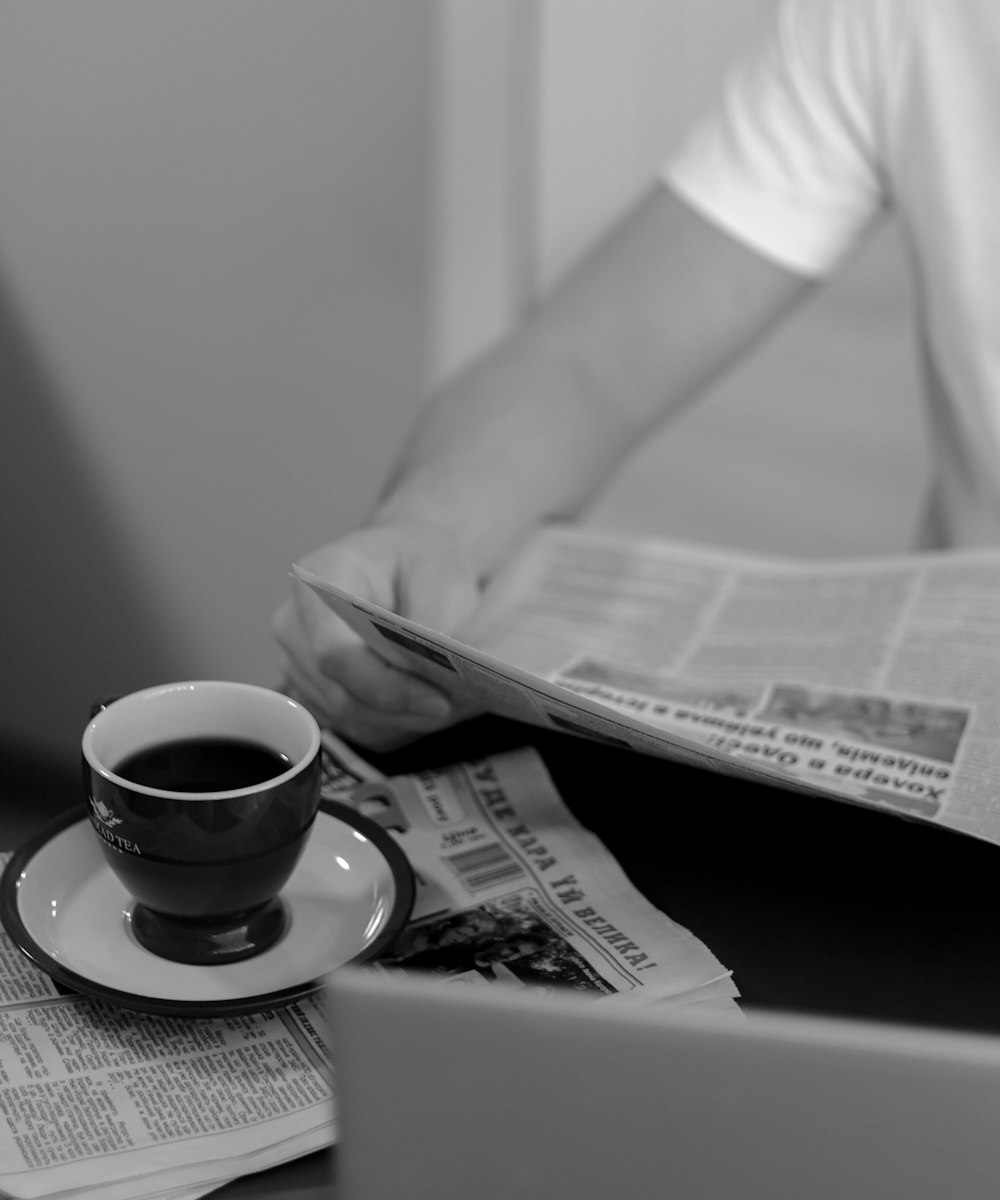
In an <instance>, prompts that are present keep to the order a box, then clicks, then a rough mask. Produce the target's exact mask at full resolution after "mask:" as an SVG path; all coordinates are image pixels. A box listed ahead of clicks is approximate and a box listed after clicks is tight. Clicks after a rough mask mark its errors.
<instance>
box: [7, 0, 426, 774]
mask: <svg viewBox="0 0 1000 1200" xmlns="http://www.w3.org/2000/svg"><path fill="white" fill-rule="evenodd" d="M432 24H433V13H432V8H431V6H430V5H429V4H427V3H406V4H403V3H399V2H398V0H353V2H352V0H283V2H282V3H281V4H275V3H273V2H270V0H213V2H212V3H211V4H207V3H205V2H204V0H170V2H169V3H167V2H165V0H164V2H159V0H156V2H147V0H88V2H87V3H86V4H65V3H60V2H58V0H22V2H12V3H7V4H5V5H4V7H3V10H2V14H0V26H2V29H0V386H2V393H3V424H4V437H3V456H2V464H3V469H2V472H0V505H2V512H3V524H2V542H0V553H2V556H3V562H4V574H3V580H4V585H3V588H2V589H0V624H2V629H3V635H2V636H3V673H4V680H3V683H4V686H3V689H2V698H0V732H3V733H4V734H6V735H10V734H13V735H16V736H19V737H25V738H28V739H31V740H34V741H39V740H40V741H41V742H42V743H43V744H44V745H45V746H46V747H48V748H50V749H51V751H52V752H53V753H55V754H58V755H66V754H69V753H75V742H76V739H77V736H78V732H79V729H80V728H81V727H82V724H83V723H84V720H85V717H86V712H87V708H88V706H89V702H90V701H91V699H93V698H94V697H96V696H100V695H102V694H106V693H109V692H113V691H116V690H121V689H127V688H132V687H137V686H141V685H144V684H147V683H153V682H158V681H161V680H164V679H169V678H183V677H192V676H226V677H232V678H240V679H249V680H252V681H257V682H264V683H269V682H273V681H274V680H275V679H276V672H277V659H276V655H275V653H274V651H273V649H272V645H271V639H270V633H269V628H268V625H269V620H270V615H271V613H272V611H273V609H274V608H275V606H276V605H277V603H278V602H279V600H280V599H281V597H282V596H283V595H284V594H285V592H286V581H287V569H288V565H289V564H290V562H291V561H292V560H293V559H294V557H295V556H296V555H297V554H299V553H301V552H303V551H305V550H308V549H310V548H312V547H313V546H314V545H316V544H318V543H319V542H321V541H323V540H326V539H328V538H329V537H331V536H333V535H334V534H336V533H338V532H340V531H343V530H345V529H346V528H348V527H349V526H350V525H351V524H352V523H353V522H355V521H356V520H357V519H358V517H359V516H360V515H361V514H362V511H363V509H364V507H365V506H366V504H367V503H368V501H369V500H370V498H371V496H372V494H373V490H374V488H375V486H376V484H377V482H378V480H379V479H380V477H381V476H382V474H383V473H384V471H385V469H386V466H387V464H388V459H389V458H390V457H391V455H392V454H393V452H394V449H395V445H396V441H397V438H398V437H399V436H400V435H401V433H402V431H403V429H404V427H405V425H406V424H407V422H408V420H409V413H410V411H411V410H412V408H413V406H414V405H415V404H416V402H417V401H418V399H419V396H420V392H421V391H422V387H423V379H424V373H425V369H426V346H427V327H426V305H425V303H424V301H425V298H426V289H427V270H428V264H427V259H426V253H427V250H426V243H427V239H426V228H427V222H428V213H427V199H426V198H427V195H428V187H427V173H428V171H429V170H430V159H429V156H428V152H427V150H428V136H429V122H430V119H431V118H430V85H431V80H430V71H429V61H430V55H431V47H432Z"/></svg>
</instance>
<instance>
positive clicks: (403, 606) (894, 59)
mask: <svg viewBox="0 0 1000 1200" xmlns="http://www.w3.org/2000/svg"><path fill="white" fill-rule="evenodd" d="M998 68H1000V4H997V2H996V0H947V3H942V2H941V0H785V2H783V3H781V4H780V5H778V6H777V8H776V10H775V12H774V15H773V19H772V21H771V23H770V25H769V27H768V28H767V29H766V30H765V31H763V32H762V36H761V37H760V39H759V41H758V43H757V45H756V47H755V48H754V49H753V50H752V51H751V52H750V53H749V54H748V55H747V56H746V57H744V58H743V59H742V61H740V62H738V63H737V64H736V65H735V66H734V67H733V69H732V70H731V73H730V74H729V76H728V79H727V81H726V84H725V87H724V91H723V93H722V95H721V97H720V99H719V101H718V103H717V105H716V106H715V108H714V109H713V110H712V111H710V112H709V113H708V114H707V115H706V116H705V117H704V118H703V119H702V120H701V121H700V122H699V123H697V124H696V125H695V127H694V128H693V129H692V130H691V131H690V133H689V134H688V135H687V137H686V138H685V139H684V140H683V141H682V143H681V144H680V146H679V147H678V149H677V150H676V151H675V153H674V154H673V156H672V157H671V158H670V160H669V161H668V162H667V163H666V164H665V166H664V167H663V168H662V170H661V171H660V173H659V174H658V176H657V177H656V178H655V179H654V180H653V181H652V182H651V184H650V186H649V188H648V190H647V191H646V192H645V194H644V195H643V196H642V197H641V198H640V200H639V201H638V203H636V205H635V206H634V207H633V208H632V210H631V211H630V212H629V213H628V214H627V215H626V216H625V217H624V219H622V220H621V221H620V223H618V224H617V226H616V227H615V228H614V229H613V230H612V231H611V233H610V234H609V235H608V236H607V237H606V238H604V239H603V240H602V241H601V242H600V243H599V244H598V245H597V246H595V247H594V249H593V250H592V252H590V253H589V254H588V255H587V256H586V257H585V259H584V260H583V261H582V262H581V263H580V264H579V265H578V266H577V267H576V268H575V269H574V270H573V271H571V272H570V273H569V275H568V276H567V277H566V278H565V279H564V280H562V281H561V282H560V283H559V284H558V286H556V287H555V288H554V289H553V291H552V292H551V294H549V295H548V296H546V297H545V298H544V299H543V301H542V302H540V303H539V305H538V306H537V309H536V310H535V311H534V312H533V313H532V314H531V316H530V319H528V320H527V321H526V322H525V323H524V324H523V325H522V326H521V327H520V328H518V329H517V330H516V331H515V332H514V333H513V334H512V335H511V336H510V337H509V339H507V340H506V341H505V342H504V343H502V344H500V345H499V346H497V347H496V348H494V349H492V350H491V351H489V352H488V353H487V354H486V355H485V356H484V357H483V358H482V359H481V360H479V361H477V362H476V363H474V364H473V365H472V366H471V367H470V368H469V369H467V370H465V371H464V372H462V373H461V374H460V375H459V376H458V377H456V378H455V379H453V380H452V381H451V382H449V383H448V384H447V385H446V386H445V387H444V388H443V389H442V390H441V391H440V392H439V393H438V394H436V395H434V396H433V397H432V398H431V399H430V401H429V403H428V404H427V405H426V407H425V409H424V411H423V412H422V414H421V416H420V418H419V420H418V422H417V423H416V425H415V427H414V428H413V429H412V431H411V433H410V435H409V438H408V440H407V441H406V443H405V446H404V449H403V452H402V455H401V457H400V459H399V462H398V464H397V466H396V467H395V469H394V471H393V472H392V474H391V476H390V478H389V479H388V481H387V482H386V484H385V487H384V489H383V490H382V493H381V496H380V499H379V500H378V502H377V503H376V505H375V506H374V509H373V511H372V512H371V514H370V516H369V517H368V519H367V520H366V521H365V523H364V525H363V527H361V528H359V529H357V530H355V531H353V532H351V533H349V534H348V535H347V536H344V537H341V538H339V539H338V540H336V541H334V542H332V543H330V544H328V545H325V546H322V547H320V548H319V549H317V550H315V551H314V552H313V553H312V554H310V555H309V556H307V557H306V558H305V559H304V560H303V565H305V566H306V567H308V568H309V569H310V570H312V571H313V572H315V573H316V574H318V575H320V576H322V577H324V578H326V579H328V580H330V581H331V582H333V583H335V584H336V585H338V586H340V587H342V588H344V589H345V590H348V591H352V592H354V593H356V594H361V595H363V596H364V597H366V598H368V599H370V600H372V601H374V602H376V603H378V604H381V605H382V606H383V607H386V608H390V609H393V610H394V611H396V612H399V613H400V614H402V615H404V616H408V617H411V618H413V619H414V620H416V621H419V622H421V623H422V624H425V625H429V626H432V627H434V628H437V629H438V630H441V631H442V632H445V633H448V632H454V631H455V630H457V629H458V628H459V627H460V626H461V625H462V623H463V622H464V621H465V620H466V619H467V618H468V617H469V615H470V614H471V613H472V612H473V610H474V608H475V606H476V602H477V596H478V595H479V589H480V586H481V583H482V581H483V580H484V579H486V578H488V577H489V576H490V574H491V573H492V572H493V571H494V570H495V569H496V568H497V566H498V565H499V564H500V563H501V562H502V561H503V559H504V557H505V555H506V554H507V553H508V551H509V550H510V549H511V548H512V546H513V545H514V544H515V543H516V542H517V541H518V540H519V539H520V538H521V537H522V536H523V535H524V534H525V533H527V532H528V531H529V530H530V529H531V528H532V527H533V526H535V525H536V524H538V523H539V522H542V521H544V520H546V519H549V518H553V517H565V516H570V515H572V514H574V513H576V512H578V511H579V510H580V508H581V506H582V505H583V504H584V503H585V502H586V501H587V500H588V498H589V497H591V495H592V494H593V493H594V491H595V490H596V488H597V487H598V485H599V484H600V483H601V482H602V481H603V480H604V479H605V478H606V477H607V476H608V474H609V473H610V472H611V471H612V469H613V468H614V467H615V466H616V465H617V464H618V463H619V461H620V460H621V459H622V458H623V456H625V455H627V454H628V452H629V451H630V450H631V449H632V448H633V447H635V446H636V445H637V443H639V442H640V441H641V440H642V439H643V438H644V437H646V436H647V435H648V434H649V432H650V431H651V430H652V429H653V428H654V427H655V426H657V425H658V424H659V423H660V422H661V421H662V420H663V419H664V418H665V417H666V416H667V414H669V413H672V412H674V411H676V410H677V409H678V408H679V407H680V406H681V405H683V404H685V403H686V402H687V401H689V400H691V399H692V398H694V397H696V396H697V395H698V393H699V392H700V391H701V390H702V389H704V388H705V386H706V385H707V384H708V383H709V382H710V381H712V380H713V379H714V378H715V377H716V376H717V375H718V374H719V373H720V372H722V371H724V370H725V369H726V368H727V367H729V366H730V365H731V364H732V363H734V362H735V361H736V360H737V359H738V358H739V357H740V355H742V354H743V353H744V352H745V351H746V350H747V349H748V348H749V347H751V346H753V345H755V344H756V343H758V342H759V341H760V340H761V339H762V338H764V337H765V336H766V335H767V333H768V332H769V331H770V330H772V329H773V328H774V327H775V326H776V325H777V324H778V323H779V322H780V321H781V320H782V319H783V318H784V317H785V316H786V314H788V313H789V311H790V310H791V309H793V307H794V306H795V305H796V304H798V303H799V302H800V301H801V300H802V299H803V297H805V296H807V295H808V294H809V293H810V292H812V291H813V289H815V288H816V287H817V286H818V285H819V284H820V283H821V282H822V280H823V279H825V278H827V277H828V276H830V275H831V274H832V273H833V272H834V271H836V269H837V266H838V264H839V263H841V262H842V261H843V260H844V259H845V257H846V256H847V255H848V254H849V252H850V251H851V249H852V248H853V247H854V246H855V245H856V244H857V243H858V242H859V240H860V239H862V238H863V236H864V235H865V233H866V231H867V230H868V229H869V228H870V227H871V226H872V225H873V223H874V222H876V221H877V220H878V218H879V216H880V215H881V214H882V213H884V212H885V211H886V210H889V209H892V210H894V211H895V212H896V213H897V214H898V217H899V219H900V222H901V225H902V228H903V231H904V240H905V244H906V247H907V249H908V252H909V254H910V257H911V259H912V266H913V277H914V281H915V286H916V289H917V300H918V302H917V304H916V306H915V307H916V314H917V316H916V319H917V321H918V322H919V334H920V339H921V342H922V348H923V362H924V365H925V382H926V393H927V398H928V402H929V410H930V414H931V426H932V429H933V443H934V452H935V456H936V462H935V471H934V484H933V495H932V496H931V498H930V504H929V507H928V512H927V521H926V528H925V531H924V538H923V546H924V547H926V548H930V547H935V546H936V547H943V546H976V545H979V546H982V545H990V544H995V543H996V542H997V541H998V540H1000V537H998V535H1000V471H998V469H997V468H998V463H1000V293H998V291H997V283H996V280H997V279H998V278H1000V224H998V221H997V213H998V212H1000V69H998ZM594 169H595V170H596V169H599V164H594ZM862 433H863V431H860V430H859V436H861V435H862ZM274 630H275V634H276V637H277V640H278V642H279V644H280V647H281V649H282V651H283V655H284V658H285V660H286V670H287V680H288V685H289V687H290V688H293V689H294V690H295V691H296V692H297V693H298V694H299V695H300V696H301V697H302V698H303V699H304V700H305V701H306V702H307V703H308V704H309V705H310V706H311V707H312V708H313V709H314V710H315V711H316V713H317V714H318V715H319V716H320V717H321V719H322V720H323V721H324V722H325V723H326V724H328V725H329V726H330V727H332V728H334V729H336V730H338V731H340V732H341V733H342V734H343V735H344V736H345V737H347V738H349V739H350V740H352V741H355V742H358V743H360V744H362V745H366V746H368V747H371V748H374V749H388V748H390V747H391V746H394V745H398V744H402V743H404V742H405V741H407V740H410V739H413V738H415V737H418V736H420V735H422V734H426V733H428V732H430V731H432V730H435V729H437V728H440V727H443V726H445V725H447V724H448V723H450V722H453V721H455V720H457V719H460V718H461V717H463V716H465V715H467V714H466V713H465V712H463V710H462V705H461V702H459V701H455V700H453V699H452V698H451V697H449V696H447V695H445V694H444V693H443V692H442V691H440V690H438V689H436V688H433V687H431V686H430V684H428V683H427V682H426V681H424V680H422V679H420V678H418V677H417V676H416V675H411V674H409V673H408V672H406V671H403V670H400V669H397V668H396V667H394V666H391V665H389V664H387V663H385V662H383V661H382V660H381V659H380V658H379V657H378V656H377V655H376V654H374V653H373V652H372V651H371V650H369V649H367V648H365V647H364V646H363V645H361V644H360V642H359V641H358V639H357V638H356V637H355V636H354V635H353V634H352V633H350V631H348V630H347V629H346V627H345V626H344V625H343V624H341V623H340V622H338V621H337V619H336V618H335V617H334V616H333V615H332V614H331V613H330V612H329V611H328V610H327V609H326V607H325V606H324V605H323V604H322V603H321V602H320V600H319V599H318V598H317V597H316V596H315V595H313V594H312V592H311V591H310V590H309V589H307V588H306V587H304V586H301V585H298V584H296V585H295V587H294V590H293V592H292V594H291V596H290V597H289V598H288V600H287V601H286V602H285V604H284V605H283V606H282V607H281V608H280V610H279V611H278V613H277V614H276V616H275V619H274Z"/></svg>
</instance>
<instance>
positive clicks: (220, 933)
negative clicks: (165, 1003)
mask: <svg viewBox="0 0 1000 1200" xmlns="http://www.w3.org/2000/svg"><path fill="white" fill-rule="evenodd" d="M129 916H130V918H131V919H130V925H131V929H132V933H133V935H134V937H135V940H136V941H137V942H138V943H139V945H140V946H142V947H143V948H144V949H146V950H148V951H149V952H150V953H151V954H155V955H157V956H158V957H159V958H168V959H170V960H171V961H173V962H181V963H193V964H196V965H198V966H212V965H216V964H220V965H221V964H223V963H232V962H239V961H240V960H242V959H245V958H253V957H254V956H255V955H257V954H261V953H263V951H265V950H267V949H269V948H270V947H271V946H273V945H274V944H275V942H277V941H278V940H279V938H281V936H282V935H283V934H284V932H285V930H286V928H287V927H288V914H287V911H286V909H285V905H284V904H283V903H282V902H281V899H280V898H277V897H276V898H275V899H273V900H269V901H268V902H267V903H266V904H263V905H261V906H260V907H259V908H254V909H251V910H249V911H248V912H243V913H235V914H233V915H231V916H230V917H228V918H226V919H225V921H224V922H220V921H218V920H213V919H209V918H190V917H188V918H185V917H173V916H169V915H168V914H166V913H160V912H155V911H154V910H153V909H151V908H147V907H146V906H145V905H144V904H139V903H138V902H135V903H133V905H132V909H131V912H130V914H129Z"/></svg>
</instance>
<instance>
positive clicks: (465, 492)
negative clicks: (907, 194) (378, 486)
mask: <svg viewBox="0 0 1000 1200" xmlns="http://www.w3.org/2000/svg"><path fill="white" fill-rule="evenodd" d="M806 287H807V284H806V283H805V281H803V280H801V279H798V278H796V277H794V276H792V275H790V274H788V273H787V272H785V271H783V270H782V269H781V268H778V267H776V266H775V265H773V264H771V263H767V262H765V261H764V260H762V259H760V258H759V257H757V256H756V255H754V254H752V253H751V252H750V251H748V250H746V249H744V248H742V247H740V246H738V245H737V244H736V243H734V242H732V241H731V240H730V239H728V238H726V237H725V235H723V234H721V233H719V232H718V231H717V230H715V229H714V228H712V227H710V226H708V225H706V224H705V223H704V222H703V221H702V220H701V219H700V218H699V217H697V216H696V215H695V214H694V213H692V212H691V211H690V210H688V209H686V208H685V207H684V206H683V205H681V204H680V202H679V201H677V200H675V199H674V198H673V197H672V196H671V195H670V194H669V193H667V192H664V191H662V190H660V189H657V190H656V191H655V192H653V193H652V194H651V195H650V196H649V197H647V198H646V200H645V201H644V202H643V203H642V204H641V205H640V206H639V208H638V209H637V210H636V211H635V212H634V213H633V214H631V215H630V217H629V218H628V219H627V220H626V221H625V222H623V223H622V225H621V226H620V227H619V228H618V229H617V230H615V231H614V232H613V233H612V234H611V236H610V237H609V238H608V239H606V240H605V242H604V243H603V244H602V245H601V246H600V247H599V248H597V249H596V250H595V251H594V252H593V253H592V254H590V255H589V256H588V257H587V258H586V260H585V261H584V262H583V263H582V264H581V265H580V267H579V268H578V269H577V270H576V271H574V272H573V273H572V274H571V275H570V276H569V277H568V278H567V279H566V280H565V281H564V282H563V283H562V284H561V285H560V286H559V287H558V288H557V289H556V290H555V291H554V292H553V294H552V295H551V296H549V297H548V298H547V299H546V300H545V302H544V303H543V304H542V305H540V306H539V308H538V310H537V312H536V313H535V314H534V315H533V317H532V318H531V320H530V321H529V322H528V323H527V324H526V326H525V328H523V329H522V330H520V331H519V332H518V334H517V335H516V336H515V337H514V338H512V339H510V340H509V341H508V342H506V343H504V344H503V345H501V346H500V347H498V348H497V349H495V350H494V351H492V352H491V353H489V354H488V355H487V356H485V357H484V358H483V359H482V360H481V361H479V362H477V363H476V364H474V365H473V366H472V367H471V368H469V369H468V370H466V371H465V372H463V373H462V374H461V375H460V376H459V377H457V378H456V379H455V380H453V381H452V382H451V383H450V384H449V385H448V386H446V387H445V388H444V389H443V390H442V391H441V392H440V393H439V394H438V395H437V396H435V397H434V398H433V399H432V400H431V402H430V403H429V405H428V406H427V408H426V410H425V412H424V414H423V416H422V418H421V419H420V421H418V423H417V425H416V426H415V428H414V429H413V431H412V432H411V435H410V438H409V440H408V442H407V444H406V446H405V447H404V450H403V453H402V456H401V458H400V461H399V463H398V465H397V467H396V469H395V471H394V472H393V474H392V476H391V477H390V479H389V481H388V483H387V485H386V487H385V489H383V493H382V498H381V499H380V501H379V503H378V505H377V506H376V509H375V511H374V513H373V517H372V520H373V521H374V522H375V523H383V522H386V521H395V520H400V519H405V520H421V521H427V522H429V523H432V524H437V525H440V526H443V527H445V528H447V529H449V530H450V531H451V532H452V533H453V534H454V535H455V536H456V537H457V539H458V540H459V542H460V543H461V544H462V546H463V547H464V548H465V550H466V552H467V553H468V554H469V555H470V556H471V558H472V561H473V563H474V564H475V566H476V568H477V569H478V570H479V571H481V572H485V571H488V570H490V569H491V568H492V567H493V566H494V565H495V564H496V563H497V562H498V561H499V560H500V559H501V558H502V557H503V555H504V554H505V552H506V551H507V549H508V548H509V546H510V545H511V544H512V542H514V541H515V540H516V539H517V538H518V537H520V536H521V535H522V534H523V533H524V532H526V531H527V529H529V528H530V527H531V526H532V525H534V524H535V523H537V522H538V521H539V520H542V519H545V518H547V517H552V516H563V515H569V514H572V513H575V512H576V511H578V510H579V508H580V507H581V506H582V505H583V504H584V503H585V502H586V501H587V500H588V499H589V497H590V496H591V495H592V494H593V492H594V490H595V489H596V488H597V487H598V486H599V485H600V484H601V483H602V482H603V480H604V479H605V478H606V477H607V475H608V473H609V472H610V471H611V470H612V469H613V468H614V467H615V465H616V464H617V463H618V462H619V461H620V460H621V458H622V457H623V456H624V455H625V454H626V453H627V452H628V451H629V450H630V449H631V448H632V446H633V445H634V444H635V443H636V441H637V440H638V439H640V438H641V437H642V436H643V434H645V433H646V432H648V430H649V429H650V428H651V427H652V426H653V425H655V424H656V423H657V422H659V421H660V420H662V419H663V417H664V416H665V415H666V414H667V413H669V412H670V411H671V410H672V409H674V408H676V407H677V406H678V405H680V404H681V403H683V402H684V401H685V400H686V399H687V398H689V397H691V396H693V395H695V394H696V393H697V392H698V391H699V390H700V389H701V388H702V387H703V386H704V385H705V384H706V383H707V382H708V381H709V380H710V379H711V378H712V377H713V376H714V375H715V374H717V373H718V372H719V371H721V370H724V369H726V368H727V367H728V366H729V365H730V364H731V363H732V362H733V361H734V360H735V359H736V358H738V357H739V355H740V353H741V352H742V351H743V350H744V349H745V348H746V347H748V346H749V345H752V344H753V343H754V342H755V341H756V340H757V339H758V338H759V337H760V336H761V334H762V333H763V332H765V331H766V330H767V329H768V328H769V327H770V326H771V324H772V323H773V322H774V321H775V320H776V319H777V318H778V317H780V316H781V314H782V313H783V312H784V311H785V310H786V309H787V308H788V306H789V305H790V304H791V302H792V301H793V300H794V299H796V298H797V297H798V295H799V294H800V293H801V292H802V291H803V289H804V288H806Z"/></svg>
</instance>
